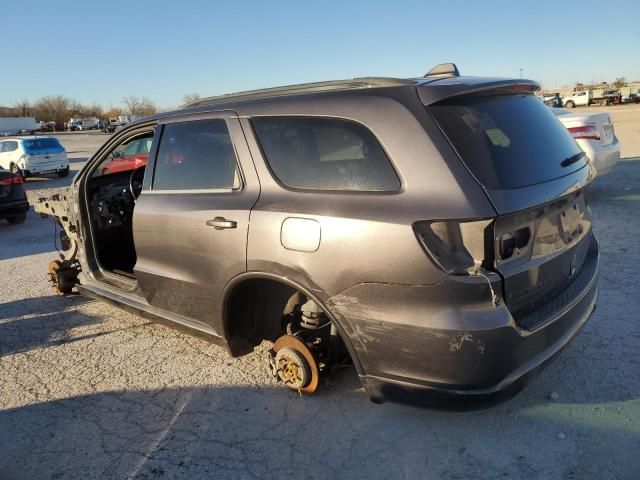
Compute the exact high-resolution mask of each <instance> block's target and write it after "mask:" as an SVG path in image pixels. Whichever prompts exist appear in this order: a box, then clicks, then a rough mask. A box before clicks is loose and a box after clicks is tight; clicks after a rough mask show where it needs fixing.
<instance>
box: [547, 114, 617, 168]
mask: <svg viewBox="0 0 640 480" xmlns="http://www.w3.org/2000/svg"><path fill="white" fill-rule="evenodd" d="M551 110H553V113H555V114H556V115H557V116H558V119H559V120H560V121H561V122H562V124H563V125H564V126H565V127H566V128H567V130H569V133H570V134H571V135H572V136H573V138H575V139H576V142H578V145H580V148H582V150H584V152H585V153H586V154H587V156H588V157H589V158H590V159H591V161H592V162H593V165H594V166H595V167H596V170H597V172H598V175H599V176H601V175H606V174H607V173H609V172H610V171H611V170H612V169H613V167H615V166H616V164H617V163H618V160H620V142H618V139H617V137H616V134H615V130H614V128H613V121H612V120H611V116H610V115H609V114H608V113H605V112H601V113H587V112H585V113H570V112H569V111H567V110H565V109H563V108H552V109H551Z"/></svg>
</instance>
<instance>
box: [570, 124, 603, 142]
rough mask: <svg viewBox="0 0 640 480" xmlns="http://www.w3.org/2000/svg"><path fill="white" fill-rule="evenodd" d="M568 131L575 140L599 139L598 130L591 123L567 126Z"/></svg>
mask: <svg viewBox="0 0 640 480" xmlns="http://www.w3.org/2000/svg"><path fill="white" fill-rule="evenodd" d="M568 130H569V133H570V134H571V136H572V137H573V138H575V139H576V140H579V139H585V140H600V132H599V131H598V129H597V128H596V127H594V126H593V125H584V126H582V127H569V128H568Z"/></svg>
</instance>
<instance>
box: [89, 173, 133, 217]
mask: <svg viewBox="0 0 640 480" xmlns="http://www.w3.org/2000/svg"><path fill="white" fill-rule="evenodd" d="M143 176H144V167H141V168H139V169H136V170H133V171H125V172H120V173H114V174H110V175H104V176H100V177H94V178H92V179H91V184H90V185H89V199H90V200H89V206H90V211H91V216H92V218H93V221H94V225H95V227H96V228H97V229H98V230H109V229H112V228H116V227H124V226H130V225H131V220H132V217H133V209H134V207H135V200H136V198H137V196H138V195H140V192H141V191H142V178H143ZM134 195H135V197H134Z"/></svg>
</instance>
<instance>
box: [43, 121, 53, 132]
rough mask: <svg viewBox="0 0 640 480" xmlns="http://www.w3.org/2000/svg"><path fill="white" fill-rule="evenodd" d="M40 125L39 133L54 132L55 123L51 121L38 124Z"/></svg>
mask: <svg viewBox="0 0 640 480" xmlns="http://www.w3.org/2000/svg"><path fill="white" fill-rule="evenodd" d="M40 123H41V125H42V126H41V127H40V131H41V132H55V131H56V122H54V121H51V122H40Z"/></svg>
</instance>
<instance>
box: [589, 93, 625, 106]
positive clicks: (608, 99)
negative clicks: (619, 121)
mask: <svg viewBox="0 0 640 480" xmlns="http://www.w3.org/2000/svg"><path fill="white" fill-rule="evenodd" d="M599 99H604V100H605V103H606V105H619V104H621V103H622V94H621V93H620V90H605V91H604V92H602V95H601V96H600V97H599ZM595 100H598V98H596V99H595Z"/></svg>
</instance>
